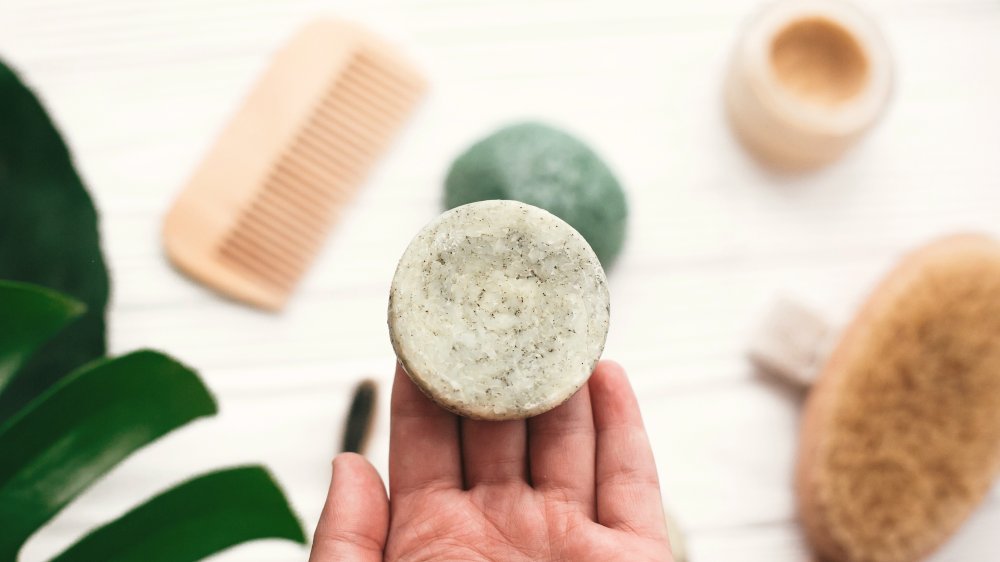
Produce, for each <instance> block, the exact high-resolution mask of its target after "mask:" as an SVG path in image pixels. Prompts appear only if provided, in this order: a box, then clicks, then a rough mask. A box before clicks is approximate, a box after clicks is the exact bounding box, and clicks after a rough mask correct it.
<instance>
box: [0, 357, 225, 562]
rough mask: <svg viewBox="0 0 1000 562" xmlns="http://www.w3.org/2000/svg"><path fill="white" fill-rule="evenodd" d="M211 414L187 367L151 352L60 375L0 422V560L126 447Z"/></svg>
mask: <svg viewBox="0 0 1000 562" xmlns="http://www.w3.org/2000/svg"><path fill="white" fill-rule="evenodd" d="M215 412H216V406H215V401H214V400H213V399H212V397H211V395H210V394H209V393H208V390H206V388H205V387H204V385H203V384H202V382H201V380H200V379H199V378H198V376H197V375H196V374H195V373H194V372H192V371H191V370H189V369H188V368H187V367H184V366H183V365H181V364H180V363H178V362H176V361H174V360H173V359H171V358H169V357H167V356H165V355H162V354H160V353H156V352H153V351H140V352H136V353H132V354H129V355H125V356H122V357H119V358H116V359H104V360H100V361H96V362H94V363H91V364H88V365H86V366H85V367H82V368H81V369H79V370H77V371H75V372H74V373H72V374H71V375H69V376H67V377H65V378H63V379H62V380H60V381H59V382H58V383H57V384H56V385H55V386H53V387H52V388H50V389H49V390H48V391H47V392H46V393H45V394H43V395H42V396H41V397H39V398H38V399H37V400H35V401H33V402H32V403H31V405H30V406H29V407H27V408H25V409H24V410H22V411H21V412H20V413H18V414H17V415H16V416H14V417H13V418H11V419H10V420H8V421H7V422H6V423H5V424H3V425H0V529H2V532H0V560H13V559H15V558H16V555H17V552H18V551H19V550H20V548H21V546H22V545H23V544H24V541H26V540H27V539H28V537H30V536H31V534H32V533H34V532H35V530H37V529H38V528H39V527H41V526H42V525H43V524H44V523H45V522H47V521H48V520H49V519H51V518H52V517H53V516H54V515H55V514H56V513H58V512H59V510H61V509H62V508H63V507H65V506H66V504H67V503H69V502H70V501H71V500H72V499H73V498H75V497H76V496H77V495H78V494H80V492H82V491H83V490H85V489H86V488H87V487H89V486H90V485H91V484H92V483H94V482H95V481H96V480H97V479H99V478H100V477H101V476H102V475H103V474H104V473H105V472H107V471H108V470H110V469H111V468H112V467H113V466H115V465H116V464H118V463H119V462H120V461H121V460H123V459H124V458H126V457H128V456H129V455H130V454H131V453H132V452H133V451H135V450H136V449H139V448H140V447H142V446H144V445H146V444H148V443H149V442H151V441H153V440H155V439H157V438H158V437H160V436H162V435H164V434H165V433H167V432H169V431H171V430H173V429H175V428H177V427H180V426H182V425H184V424H186V423H188V422H189V421H191V420H193V419H195V418H198V417H201V416H207V415H211V414H214V413H215Z"/></svg>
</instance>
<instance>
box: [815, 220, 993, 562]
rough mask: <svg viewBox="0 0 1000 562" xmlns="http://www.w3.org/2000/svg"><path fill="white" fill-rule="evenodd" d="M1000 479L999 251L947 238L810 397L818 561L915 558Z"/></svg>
mask: <svg viewBox="0 0 1000 562" xmlns="http://www.w3.org/2000/svg"><path fill="white" fill-rule="evenodd" d="M998 469H1000V244H997V243H996V242H994V241H992V240H990V239H987V238H984V237H979V236H960V237H953V238H947V239H944V240H941V241H938V242H935V243H933V244H931V245H929V246H927V247H925V248H923V249H921V250H919V251H917V252H915V253H914V254H912V255H911V256H909V257H908V258H907V259H905V260H904V261H903V263H902V265H900V266H899V267H898V268H897V269H896V270H895V271H894V272H893V273H892V274H890V275H889V276H888V277H887V279H886V280H885V281H884V282H883V283H882V285H881V286H880V287H879V288H878V289H877V290H876V291H875V293H874V294H873V295H872V296H871V297H870V299H869V301H868V302H867V304H866V305H865V306H864V308H863V309H862V312H861V313H860V314H859V316H858V317H857V318H856V319H855V321H854V323H853V324H852V325H851V327H850V328H849V329H848V330H847V332H845V335H844V337H843V339H842V340H841V342H840V343H839V345H838V346H837V347H836V349H835V350H834V353H833V355H832V356H831V358H830V361H829V362H828V364H827V365H826V367H825V369H824V371H823V373H822V375H821V377H820V381H819V383H818V385H817V387H815V388H814V390H813V392H812V393H811V394H810V397H809V401H808V404H807V406H806V413H805V421H804V426H803V432H802V443H801V454H800V460H799V466H798V474H797V480H798V482H797V487H798V495H799V502H800V509H801V514H802V518H803V522H804V524H805V527H806V530H807V534H808V536H809V539H810V542H812V544H813V546H814V547H815V549H816V551H817V553H818V554H820V556H821V557H822V559H824V560H828V561H831V562H832V561H836V562H910V561H915V560H920V559H922V558H923V557H925V556H927V555H928V554H930V553H931V552H932V551H933V550H935V549H936V548H937V547H939V546H940V545H941V544H942V543H943V542H944V541H945V540H946V539H947V538H948V537H949V536H950V535H951V534H952V532H954V531H955V530H956V528H957V527H958V526H959V525H960V524H961V523H962V522H963V521H964V520H965V519H966V518H967V517H968V516H969V514H970V513H971V512H972V510H973V508H974V507H975V506H976V505H977V504H978V503H979V502H980V501H981V500H982V498H983V497H984V495H985V494H986V493H987V491H988V490H989V488H990V484H991V482H992V480H993V478H994V476H995V475H996V474H997V472H998Z"/></svg>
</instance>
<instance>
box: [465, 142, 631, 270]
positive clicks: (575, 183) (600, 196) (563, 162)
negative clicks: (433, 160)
mask: <svg viewBox="0 0 1000 562" xmlns="http://www.w3.org/2000/svg"><path fill="white" fill-rule="evenodd" d="M487 199H513V200H515V201H521V202H524V203H528V204H529V205H534V206H536V207H541V208H543V209H545V210H547V211H549V212H550V213H552V214H554V215H556V216H557V217H559V218H561V219H563V220H564V221H566V222H568V223H569V224H570V225H571V226H572V227H573V228H575V229H576V230H577V231H579V232H580V234H582V235H583V237H584V238H586V239H587V242H589V243H590V246H591V247H592V248H593V249H594V252H596V253H597V257H598V258H600V260H601V263H603V264H604V266H605V267H608V266H610V265H611V263H612V262H613V261H614V259H615V257H617V256H618V253H619V252H620V251H621V248H622V244H623V242H624V241H625V219H626V216H627V215H628V209H627V206H626V203H625V194H624V193H623V192H622V188H621V186H620V185H619V184H618V180H617V179H615V176H614V174H612V173H611V170H610V169H608V167H607V165H605V164H604V162H603V161H601V158H600V157H599V156H598V155H597V154H596V153H595V152H594V151H593V150H591V149H590V148H589V147H588V146H587V145H585V144H584V143H582V142H580V141H579V140H578V139H576V138H574V137H573V136H571V135H569V134H566V133H564V132H562V131H559V130H557V129H554V128H552V127H549V126H547V125H543V124H540V123H521V124H517V125H511V126H508V127H504V128H503V129H500V130H499V131H497V132H495V133H493V134H492V135H490V136H488V137H486V138H485V139H483V140H481V141H479V142H477V143H476V144H474V145H472V147H470V148H469V149H468V150H467V151H465V153H463V154H462V155H461V156H459V157H458V158H457V159H456V160H455V162H454V163H453V164H452V166H451V170H449V172H448V177H447V179H446V180H445V205H446V206H447V207H448V208H449V209H451V208H454V207H457V206H459V205H465V204H466V203H472V202H474V201H484V200H487Z"/></svg>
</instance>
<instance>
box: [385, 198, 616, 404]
mask: <svg viewBox="0 0 1000 562" xmlns="http://www.w3.org/2000/svg"><path fill="white" fill-rule="evenodd" d="M609 313H610V305H609V299H608V286H607V279H606V278H605V276H604V270H603V269H602V268H601V264H600V262H599V261H598V259H597V256H596V255H595V254H594V252H593V250H591V248H590V246H589V245H588V244H587V242H586V241H585V240H584V239H583V237H582V236H580V234H579V233H578V232H577V231H576V230H574V229H573V228H572V227H570V226H569V225H568V224H566V223H565V222H563V221H562V220H561V219H559V218H557V217H556V216H555V215H552V214H550V213H549V212H547V211H544V210H542V209H539V208H537V207H533V206H531V205H526V204H524V203H519V202H516V201H482V202H479V203H472V204H469V205H463V206H461V207H457V208H455V209H452V210H451V211H448V212H446V213H444V214H443V215H441V216H440V217H438V218H437V219H436V220H434V221H433V222H431V223H430V224H429V225H427V226H426V227H424V229H423V230H421V231H420V233H418V234H417V236H416V238H414V239H413V241H412V242H411V243H410V245H409V247H407V249H406V251H405V252H404V253H403V257H402V258H401V259H400V261H399V266H398V267H397V269H396V275H395V277H394V278H393V281H392V289H391V291H390V294H389V334H390V338H391V339H392V345H393V348H394V349H395V350H396V355H397V356H398V357H399V360H400V362H401V363H402V365H403V367H404V369H405V370H406V372H407V373H408V374H409V375H410V378H411V379H413V381H414V382H415V383H416V384H417V385H418V386H419V387H420V388H421V389H422V390H423V391H424V392H425V393H427V395H428V396H430V397H431V398H432V399H433V400H435V401H436V402H437V403H439V404H440V405H441V406H443V407H445V408H447V409H449V410H451V411H453V412H455V413H458V414H461V415H464V416H467V417H470V418H479V419H494V420H500V419H516V418H525V417H529V416H534V415H537V414H541V413H543V412H545V411H547V410H550V409H552V408H554V407H555V406H558V405H559V404H561V403H562V402H564V401H565V400H567V399H568V398H569V397H570V396H572V395H573V393H575V392H576V391H577V390H578V389H579V388H580V387H581V386H583V384H584V383H585V382H586V381H587V379H588V377H590V373H591V372H592V371H593V369H594V367H595V365H596V363H597V360H598V359H599V358H600V355H601V351H602V350H603V349H604V341H605V338H606V337H607V333H608V319H609Z"/></svg>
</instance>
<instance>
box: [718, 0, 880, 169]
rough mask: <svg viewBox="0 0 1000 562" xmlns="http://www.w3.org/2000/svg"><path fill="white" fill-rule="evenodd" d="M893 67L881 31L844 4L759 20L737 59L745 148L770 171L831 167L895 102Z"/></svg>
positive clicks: (729, 100) (736, 98)
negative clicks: (893, 95) (775, 168)
mask: <svg viewBox="0 0 1000 562" xmlns="http://www.w3.org/2000/svg"><path fill="white" fill-rule="evenodd" d="M892 83H893V72H892V59H891V56H890V54H889V49H888V46H887V45H886V42H885V40H884V38H883V37H882V34H881V33H880V32H879V30H878V27H877V26H876V24H875V23H874V22H873V21H872V20H871V19H870V18H869V17H868V16H867V15H865V14H864V13H863V12H862V11H861V10H859V9H858V8H857V7H856V6H854V5H853V4H850V3H847V2H843V1H840V0H781V1H779V2H776V3H773V4H769V5H767V6H766V7H764V8H763V9H762V10H761V11H760V12H758V13H757V14H756V15H755V16H754V17H752V18H751V19H750V20H749V21H748V23H747V25H746V27H745V29H744V30H743V33H742V35H741V36H740V38H739V41H738V42H737V44H736V48H735V50H734V52H733V55H732V61H731V64H730V68H729V75H728V77H727V80H726V86H725V88H726V91H725V101H726V106H727V110H728V113H729V118H730V122H731V124H732V126H733V129H734V130H735V132H736V134H737V136H738V137H739V138H740V140H741V141H743V143H744V144H745V145H746V146H747V147H748V148H749V149H750V150H751V151H752V152H753V153H755V154H756V155H757V156H758V157H760V158H761V159H762V160H764V161H765V162H766V163H768V164H770V165H772V166H774V167H778V168H785V169H793V170H794V169H807V168H813V167H816V166H819V165H822V164H825V163H827V162H830V161H832V160H834V159H835V158H837V157H838V156H840V155H841V154H842V153H843V152H844V151H845V150H846V149H847V148H848V147H849V146H851V145H852V144H853V143H854V142H855V141H857V140H858V139H859V138H860V137H861V136H862V135H864V134H865V132H867V131H868V130H869V129H870V128H871V127H872V125H874V124H875V123H876V121H878V119H879V117H880V116H881V115H882V114H883V113H884V111H885V108H886V105H887V103H888V101H889V99H890V97H891V92H892Z"/></svg>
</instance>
